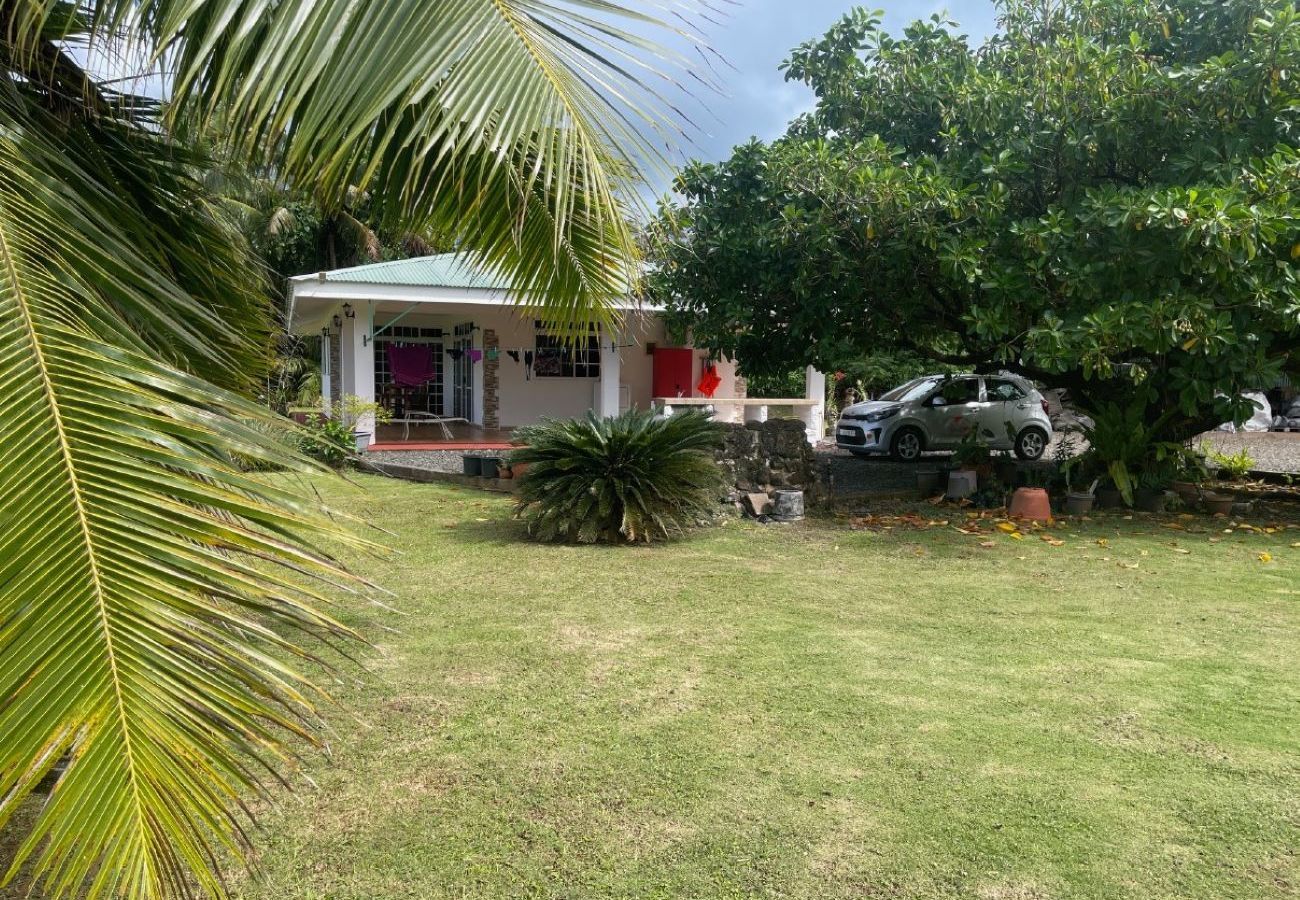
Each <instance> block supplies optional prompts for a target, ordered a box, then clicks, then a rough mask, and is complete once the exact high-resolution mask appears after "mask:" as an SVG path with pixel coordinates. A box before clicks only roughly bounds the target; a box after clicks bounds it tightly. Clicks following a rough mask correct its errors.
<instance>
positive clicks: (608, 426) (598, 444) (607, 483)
mask: <svg viewBox="0 0 1300 900" xmlns="http://www.w3.org/2000/svg"><path fill="white" fill-rule="evenodd" d="M515 436H516V438H517V439H518V440H520V441H522V442H523V443H524V444H525V445H526V446H525V447H523V448H521V449H519V450H516V451H515V452H513V453H512V454H511V455H510V463H511V464H512V465H517V464H521V463H522V464H526V465H527V468H526V470H525V471H524V473H523V475H521V476H520V477H519V492H520V499H519V505H518V507H517V508H516V514H517V515H518V517H519V518H521V519H523V520H524V522H526V523H527V525H528V533H529V534H530V535H532V536H533V537H535V538H537V539H538V540H544V541H556V540H559V541H578V542H581V543H595V542H596V541H606V542H610V543H619V542H623V541H646V542H649V541H652V540H659V539H664V538H668V537H672V536H674V535H678V534H681V533H682V532H683V531H684V530H685V529H686V528H688V527H690V526H692V525H695V524H697V523H698V522H700V521H701V520H709V519H712V518H713V517H714V516H715V515H716V514H717V512H718V500H719V497H720V496H721V493H722V488H723V476H722V471H721V469H720V468H719V467H718V464H717V462H716V461H715V459H714V451H715V450H716V449H717V448H719V447H720V446H721V445H722V436H723V428H722V426H720V425H718V424H717V423H715V422H713V421H711V420H710V419H709V418H708V416H707V415H705V414H704V413H702V412H699V411H696V410H690V411H687V412H682V413H678V414H677V415H674V416H671V417H668V418H661V417H657V416H656V415H655V414H654V413H650V412H641V411H638V410H631V411H629V412H626V413H624V414H623V415H621V416H618V417H617V418H613V419H602V418H599V417H597V416H595V415H594V414H591V413H589V414H588V415H587V417H586V418H585V419H569V420H554V419H547V420H544V421H543V422H542V423H541V424H540V425H534V426H532V427H529V428H522V429H520V430H519V431H517V432H516V433H515Z"/></svg>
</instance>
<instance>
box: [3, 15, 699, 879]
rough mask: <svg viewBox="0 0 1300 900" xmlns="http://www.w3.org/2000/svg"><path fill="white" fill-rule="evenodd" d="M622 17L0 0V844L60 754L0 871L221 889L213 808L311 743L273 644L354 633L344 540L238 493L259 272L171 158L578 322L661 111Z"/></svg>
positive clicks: (623, 229) (599, 289)
mask: <svg viewBox="0 0 1300 900" xmlns="http://www.w3.org/2000/svg"><path fill="white" fill-rule="evenodd" d="M672 5H676V4H672ZM620 17H621V18H623V19H627V20H632V19H636V18H641V19H642V20H644V19H645V17H643V16H641V17H638V16H635V15H633V14H631V13H629V12H628V10H627V8H626V7H624V6H623V5H622V4H619V3H614V2H603V0H573V2H569V3H560V2H550V0H421V2H417V0H386V2H382V3H380V2H378V0H203V2H199V0H86V2H82V3H70V2H60V0H16V2H13V3H6V4H0V28H2V29H3V30H0V48H3V50H4V51H5V52H4V56H3V58H4V65H5V67H6V68H5V71H6V73H7V76H8V77H7V78H4V79H0V398H2V399H0V442H2V443H0V446H3V447H4V448H5V453H4V454H3V455H0V827H4V826H5V825H6V824H7V823H10V822H11V821H12V817H13V816H14V814H15V812H16V811H17V810H18V808H19V806H20V805H22V804H24V803H26V802H28V800H29V798H30V796H31V794H32V791H33V789H34V787H35V786H36V785H37V784H38V783H40V782H41V781H42V780H43V779H46V778H47V777H49V776H50V775H51V773H52V772H54V771H55V767H56V766H58V765H60V764H61V763H62V764H63V766H62V767H61V774H58V775H57V777H56V778H55V781H54V787H53V789H52V791H51V792H50V793H49V795H48V797H47V798H46V799H45V800H44V803H43V804H42V805H41V807H40V809H39V811H38V812H37V813H36V816H35V820H34V823H33V824H32V825H31V826H30V828H29V829H28V830H27V831H26V832H25V834H24V836H23V839H22V840H21V842H20V843H19V848H18V851H17V854H16V857H15V859H13V860H12V861H11V866H10V867H9V869H8V874H7V875H6V876H5V877H6V879H10V878H13V877H14V875H15V873H18V872H20V871H21V872H24V873H26V876H27V877H30V879H31V880H32V882H33V883H34V884H36V885H39V886H40V888H41V889H42V890H43V891H44V893H45V894H46V895H48V896H53V897H63V896H71V895H76V894H83V893H84V894H88V895H90V896H93V897H115V896H122V897H132V898H153V897H164V896H188V895H191V894H206V895H211V896H219V895H221V894H222V883H221V878H220V866H219V865H218V863H217V859H218V858H219V857H221V856H223V854H225V853H230V854H233V855H234V856H235V857H238V855H239V854H240V853H241V851H242V850H243V848H244V845H245V841H246V838H245V832H244V827H245V825H246V823H247V821H248V818H247V816H246V815H245V814H243V813H241V812H240V809H241V806H242V805H243V804H244V803H245V802H246V798H247V797H248V796H249V795H250V793H255V792H258V791H262V790H265V789H266V782H267V781H268V780H271V781H273V780H275V779H276V778H278V777H280V776H279V774H277V773H280V772H281V770H282V768H283V765H284V764H285V762H286V761H291V760H292V759H293V758H294V757H295V755H296V754H297V753H298V752H300V751H301V749H302V748H304V747H307V746H310V743H311V742H312V741H314V740H315V739H316V738H315V735H316V734H317V728H318V724H319V723H318V714H317V706H318V704H319V702H320V700H321V697H322V695H321V693H320V692H319V691H318V690H316V689H315V688H314V687H313V686H312V684H311V682H310V681H309V680H308V679H307V678H306V677H304V675H303V674H302V673H301V672H300V671H299V668H298V665H299V664H300V663H301V662H302V661H303V660H305V659H310V658H313V657H312V654H311V653H309V652H308V651H307V650H305V649H303V647H302V646H300V639H301V638H302V637H303V636H306V637H307V638H308V639H309V640H307V641H306V642H305V643H307V644H309V645H310V646H323V645H327V644H329V643H331V642H333V641H336V640H345V639H350V638H353V637H354V636H353V635H352V634H351V632H349V631H348V629H346V628H345V627H344V626H342V625H341V624H340V623H339V622H337V621H336V620H335V619H333V618H331V617H330V616H329V615H328V614H326V613H325V612H323V611H322V610H323V609H325V608H326V606H327V595H329V594H333V593H334V590H333V589H332V588H329V585H339V584H342V585H348V584H350V583H351V582H350V579H349V576H348V574H347V573H346V572H345V571H344V570H342V569H341V568H340V567H339V566H338V565H337V564H336V563H335V561H334V560H333V559H332V558H331V557H330V555H329V554H328V553H327V552H325V550H323V549H321V548H322V547H324V546H336V545H337V542H339V541H348V542H350V543H352V544H353V545H357V544H360V543H361V542H359V541H357V540H356V539H352V538H347V537H346V536H345V535H343V534H342V533H341V532H340V531H339V526H338V524H337V523H336V522H335V521H334V520H332V519H330V518H329V517H327V516H323V515H322V514H321V512H320V511H319V510H317V509H316V508H315V507H314V505H313V504H312V503H311V502H309V501H305V500H304V499H303V498H302V493H303V492H302V491H301V489H299V488H295V487H294V486H293V484H292V483H291V482H290V481H287V480H285V478H284V477H283V476H275V477H271V476H265V475H261V474H253V473H250V472H249V471H247V470H248V469H249V468H252V469H254V470H258V471H260V470H261V469H263V468H266V467H279V468H281V469H284V470H287V472H289V473H291V474H292V473H295V472H297V473H304V472H307V471H310V469H311V465H310V464H309V463H307V462H305V461H303V460H302V459H300V458H299V457H297V456H296V455H295V454H294V453H293V452H292V451H290V450H289V449H288V444H289V442H288V441H287V440H286V439H285V438H284V434H285V429H286V428H288V427H289V426H288V425H286V424H285V423H283V421H282V420H279V419H277V418H276V417H274V416H273V415H271V414H270V413H269V412H267V411H266V410H264V409H262V408H259V407H258V406H257V405H256V404H254V403H252V402H250V401H249V400H247V399H246V394H247V393H248V392H250V391H251V390H252V389H253V386H255V385H257V384H260V383H262V382H263V380H264V377H265V374H266V370H267V366H268V364H269V360H270V348H271V346H272V341H271V340H270V336H271V334H272V328H271V321H270V310H269V309H268V304H267V302H266V299H265V298H266V296H267V292H266V291H265V290H264V287H265V285H264V284H263V283H262V282H261V279H262V277H263V276H262V275H261V269H260V267H259V266H258V265H257V264H256V262H255V260H254V259H253V258H252V257H251V255H250V251H249V250H248V248H247V246H246V244H245V243H244V242H243V241H242V240H241V239H240V238H239V237H238V235H237V234H235V233H234V232H233V231H232V230H231V228H230V212H229V210H228V209H226V208H223V207H222V206H221V205H220V203H219V201H217V200H214V199H212V198H211V196H210V194H209V193H208V192H207V191H206V190H205V187H204V174H205V171H206V170H207V168H208V161H207V160H206V159H205V158H204V157H203V156H202V155H200V154H198V153H196V152H192V151H189V150H186V149H185V148H184V147H183V146H182V145H181V144H180V143H178V142H177V141H176V140H175V135H176V134H178V133H179V134H183V133H184V131H185V129H186V128H189V127H196V128H203V127H205V126H206V124H207V123H208V122H210V121H213V120H215V119H217V118H218V117H220V118H221V121H222V122H223V125H224V130H223V132H222V133H225V134H230V135H233V136H234V137H232V138H230V139H229V142H228V143H229V146H228V147H226V148H224V151H223V158H225V159H235V160H239V159H243V160H246V161H248V162H249V163H251V164H253V165H254V167H255V168H256V169H257V170H258V171H273V172H275V173H276V178H277V180H282V181H283V183H285V184H287V185H292V186H293V187H295V188H297V189H301V190H314V191H316V192H317V195H318V196H324V197H327V198H329V197H333V198H335V202H337V203H338V204H339V206H340V208H341V207H342V206H343V204H344V201H345V200H346V197H347V194H348V191H349V189H350V188H351V187H353V186H356V187H357V188H359V189H364V190H366V191H368V192H370V195H371V197H372V198H374V200H375V204H376V207H377V208H378V210H379V211H380V214H381V215H382V216H383V217H384V219H385V220H386V221H388V222H390V223H394V224H395V225H397V226H400V227H403V228H408V229H415V230H436V231H440V232H442V233H445V234H448V235H451V236H454V237H456V238H458V239H460V240H461V241H462V242H464V243H465V244H466V245H468V246H473V247H475V248H476V249H477V250H478V251H479V252H480V253H481V254H482V255H483V256H484V258H485V260H487V261H488V262H490V263H493V264H496V265H499V266H501V267H503V268H504V269H505V270H506V271H509V272H511V273H513V274H514V277H515V280H516V283H517V285H518V286H519V287H520V288H522V289H524V290H528V291H531V292H532V293H533V294H534V296H536V297H537V298H538V302H539V303H540V305H541V310H542V312H543V313H544V314H545V316H546V317H548V318H550V319H551V320H552V321H556V322H559V323H566V322H567V323H570V324H572V323H576V322H581V321H584V320H586V319H588V318H589V317H591V316H593V315H599V314H601V312H602V311H603V310H605V309H607V304H608V300H609V298H610V297H611V295H612V294H613V292H615V291H617V290H620V289H621V288H622V286H623V284H624V283H625V279H626V276H627V273H628V269H629V267H630V266H631V265H632V264H633V263H634V259H635V257H634V253H633V248H632V243H631V240H630V237H629V235H628V229H627V225H626V223H625V222H624V219H623V216H622V213H623V210H624V207H625V204H626V203H627V197H628V195H629V191H630V190H631V187H632V184H633V177H634V174H633V173H634V171H635V167H636V166H637V165H638V164H640V163H643V162H644V161H645V158H646V157H648V156H651V155H652V152H651V151H653V149H654V148H653V146H652V144H651V143H650V141H649V140H648V139H646V138H645V137H643V136H642V134H641V131H640V127H641V126H642V125H647V126H650V127H651V130H652V131H653V126H654V124H655V123H657V122H660V120H659V119H658V118H657V116H656V114H655V113H654V112H653V111H652V109H653V107H654V105H655V99H654V96H653V93H652V92H651V91H649V90H648V89H646V88H645V87H644V86H642V84H641V83H640V82H639V81H638V79H637V77H635V76H634V75H633V74H631V73H632V72H634V71H643V70H638V69H637V60H638V59H639V57H640V56H641V55H643V41H642V40H641V39H639V38H636V37H635V36H633V35H631V34H629V33H627V32H626V31H624V30H620V29H619V28H617V27H615V25H614V24H612V23H613V22H615V21H616V20H617V19H619V18H620ZM91 42H98V44H99V46H101V47H103V46H128V45H131V44H135V45H137V46H138V47H139V48H141V49H143V51H144V52H145V53H146V54H147V55H149V56H150V57H151V58H154V59H156V60H164V61H166V63H167V64H168V66H169V67H170V68H171V76H170V77H171V79H172V86H173V99H172V102H171V104H170V106H169V109H168V113H167V114H166V115H164V114H163V112H162V111H161V110H160V109H159V108H158V106H157V104H156V103H154V102H152V101H149V100H146V99H142V98H139V97H133V96H129V95H124V94H120V93H117V92H115V91H114V90H113V89H111V88H110V87H109V86H108V85H107V84H106V83H103V82H97V81H96V80H95V79H93V78H90V77H88V76H87V74H86V73H85V72H84V71H83V70H82V68H81V67H80V66H79V65H78V63H77V61H76V60H77V57H76V56H75V55H74V54H72V53H70V52H69V49H68V48H69V46H73V47H75V45H78V44H80V45H82V46H83V47H84V46H85V45H87V44H88V43H91ZM241 463H244V464H241ZM247 463H252V465H247ZM640 527H648V526H638V528H640ZM290 661H297V662H290Z"/></svg>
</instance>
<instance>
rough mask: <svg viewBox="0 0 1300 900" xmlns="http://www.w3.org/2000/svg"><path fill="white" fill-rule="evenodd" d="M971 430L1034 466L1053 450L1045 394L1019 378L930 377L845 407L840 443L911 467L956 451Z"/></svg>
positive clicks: (838, 432)
mask: <svg viewBox="0 0 1300 900" xmlns="http://www.w3.org/2000/svg"><path fill="white" fill-rule="evenodd" d="M971 431H976V432H977V433H978V434H979V436H980V437H982V438H983V439H984V440H985V442H986V443H988V445H989V446H990V447H992V448H994V449H996V450H1014V451H1015V454H1016V456H1018V457H1020V458H1021V459H1028V460H1032V459H1038V458H1039V457H1041V456H1042V455H1043V451H1045V450H1046V449H1047V444H1048V442H1049V441H1050V440H1051V436H1052V420H1051V419H1049V418H1048V416H1047V401H1046V400H1044V399H1043V395H1042V394H1040V393H1039V392H1038V390H1037V388H1035V387H1034V386H1033V384H1032V383H1030V382H1029V381H1027V380H1026V379H1024V378H1021V377H1020V376H1019V375H1011V374H1001V375H927V376H925V377H923V378H916V379H913V380H912V381H909V382H908V383H907V384H904V385H902V386H901V387H896V388H894V389H893V390H892V391H889V392H888V393H886V394H882V395H881V397H880V399H879V400H868V401H866V402H865V403H855V404H853V405H852V406H849V407H846V408H845V409H844V412H843V413H842V414H841V415H840V419H839V421H838V422H836V423H835V444H836V446H838V447H842V448H843V449H845V450H848V451H849V452H851V453H853V454H855V455H857V456H869V455H871V454H874V453H889V454H890V455H891V456H893V457H894V459H899V460H904V461H911V460H915V459H917V458H918V457H919V456H920V455H921V452H922V451H924V450H950V449H952V448H953V447H956V446H957V444H958V443H960V442H961V439H962V438H963V437H965V436H966V435H967V434H969V433H970V432H971Z"/></svg>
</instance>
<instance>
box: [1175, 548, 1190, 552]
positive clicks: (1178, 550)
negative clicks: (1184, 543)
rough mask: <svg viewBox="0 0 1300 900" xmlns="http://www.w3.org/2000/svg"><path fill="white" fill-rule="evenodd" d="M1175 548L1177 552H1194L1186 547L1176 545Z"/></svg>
mask: <svg viewBox="0 0 1300 900" xmlns="http://www.w3.org/2000/svg"><path fill="white" fill-rule="evenodd" d="M1173 550H1174V552H1175V553H1191V552H1192V551H1191V550H1185V549H1184V548H1182V547H1174V548H1173Z"/></svg>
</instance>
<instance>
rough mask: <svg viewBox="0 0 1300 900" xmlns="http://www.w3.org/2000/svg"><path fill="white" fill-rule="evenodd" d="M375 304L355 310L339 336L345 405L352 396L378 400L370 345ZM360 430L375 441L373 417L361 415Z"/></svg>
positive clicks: (358, 425)
mask: <svg viewBox="0 0 1300 900" xmlns="http://www.w3.org/2000/svg"><path fill="white" fill-rule="evenodd" d="M373 307H374V302H373V301H371V302H369V303H368V304H366V305H365V306H362V307H361V308H359V309H358V308H355V307H354V308H353V310H352V313H353V315H352V317H351V318H346V317H345V318H344V319H343V333H342V334H341V335H340V336H339V340H340V341H341V342H342V343H341V344H340V346H339V351H340V352H339V362H340V365H341V367H342V369H343V371H342V372H340V373H338V377H339V378H341V379H342V380H341V382H340V384H341V386H342V396H343V400H344V401H345V402H346V401H347V398H348V396H349V395H351V396H353V397H356V398H357V399H358V400H359V401H361V402H362V403H373V402H374V400H375V352H374V348H373V347H371V346H370V323H371V321H372V319H373V311H374V310H373ZM353 426H354V427H355V428H356V430H357V431H365V432H369V433H370V438H369V443H372V444H373V443H374V441H375V417H374V416H373V415H370V414H366V415H364V416H362V417H361V418H360V419H359V420H358V421H357V422H355V423H353Z"/></svg>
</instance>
